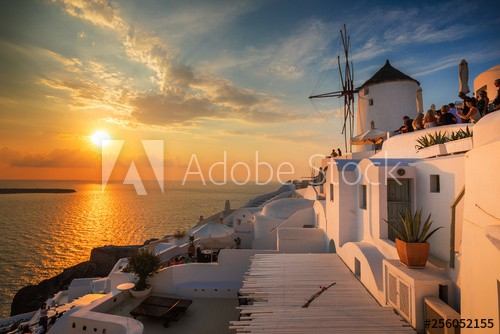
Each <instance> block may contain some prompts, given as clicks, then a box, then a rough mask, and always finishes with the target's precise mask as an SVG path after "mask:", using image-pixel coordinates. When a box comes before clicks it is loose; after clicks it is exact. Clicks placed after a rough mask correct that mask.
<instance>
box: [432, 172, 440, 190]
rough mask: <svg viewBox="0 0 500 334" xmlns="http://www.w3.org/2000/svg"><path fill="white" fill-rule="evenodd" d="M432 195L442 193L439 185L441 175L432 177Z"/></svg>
mask: <svg viewBox="0 0 500 334" xmlns="http://www.w3.org/2000/svg"><path fill="white" fill-rule="evenodd" d="M430 180H431V193H438V192H440V191H441V189H440V188H441V187H440V185H439V175H431V176H430Z"/></svg>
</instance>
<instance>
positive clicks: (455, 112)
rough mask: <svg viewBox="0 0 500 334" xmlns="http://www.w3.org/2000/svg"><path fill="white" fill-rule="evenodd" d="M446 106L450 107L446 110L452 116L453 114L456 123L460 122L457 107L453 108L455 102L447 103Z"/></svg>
mask: <svg viewBox="0 0 500 334" xmlns="http://www.w3.org/2000/svg"><path fill="white" fill-rule="evenodd" d="M448 107H450V109H449V111H448V112H449V113H450V114H452V115H453V116H455V119H456V120H457V124H459V123H462V119H461V118H460V117H458V114H457V108H455V103H448Z"/></svg>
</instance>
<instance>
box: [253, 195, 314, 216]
mask: <svg viewBox="0 0 500 334" xmlns="http://www.w3.org/2000/svg"><path fill="white" fill-rule="evenodd" d="M313 204H314V201H311V200H308V199H305V198H282V199H278V200H276V201H272V202H271V203H269V204H266V205H265V206H264V208H263V209H262V215H264V216H267V217H273V218H280V219H287V218H288V217H290V216H291V215H293V214H294V213H295V212H297V211H299V210H302V209H305V208H309V207H312V206H313Z"/></svg>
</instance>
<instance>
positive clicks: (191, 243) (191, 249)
mask: <svg viewBox="0 0 500 334" xmlns="http://www.w3.org/2000/svg"><path fill="white" fill-rule="evenodd" d="M195 252H196V248H195V246H194V235H190V236H189V246H188V253H189V256H191V257H193V256H195Z"/></svg>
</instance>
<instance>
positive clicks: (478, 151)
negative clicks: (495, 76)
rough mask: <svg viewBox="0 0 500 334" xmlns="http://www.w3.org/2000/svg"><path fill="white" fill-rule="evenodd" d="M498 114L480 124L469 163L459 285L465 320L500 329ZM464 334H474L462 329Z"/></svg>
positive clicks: (472, 331)
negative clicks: (486, 321) (484, 321)
mask: <svg viewBox="0 0 500 334" xmlns="http://www.w3.org/2000/svg"><path fill="white" fill-rule="evenodd" d="M499 126H500V113H499V112H494V113H492V114H489V115H488V116H486V117H484V118H483V119H481V121H480V122H478V123H477V125H476V127H475V129H474V136H475V137H476V136H478V139H479V140H478V141H476V140H474V149H473V150H471V151H469V152H468V153H467V154H466V159H465V197H464V201H465V207H464V226H463V236H462V253H463V254H462V257H461V264H460V265H461V268H463V270H461V271H460V281H461V291H462V301H461V317H462V319H482V318H491V319H493V321H494V324H495V326H494V328H491V329H481V333H498V326H500V316H499V313H500V310H499V307H500V300H499V296H500V291H499V290H500V205H498V203H499V202H498V199H499V198H500V180H499V177H498V175H499V173H498V171H499V170H500V156H499V155H498V152H500V133H499V131H498V128H499ZM463 333H474V330H464V331H463Z"/></svg>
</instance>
